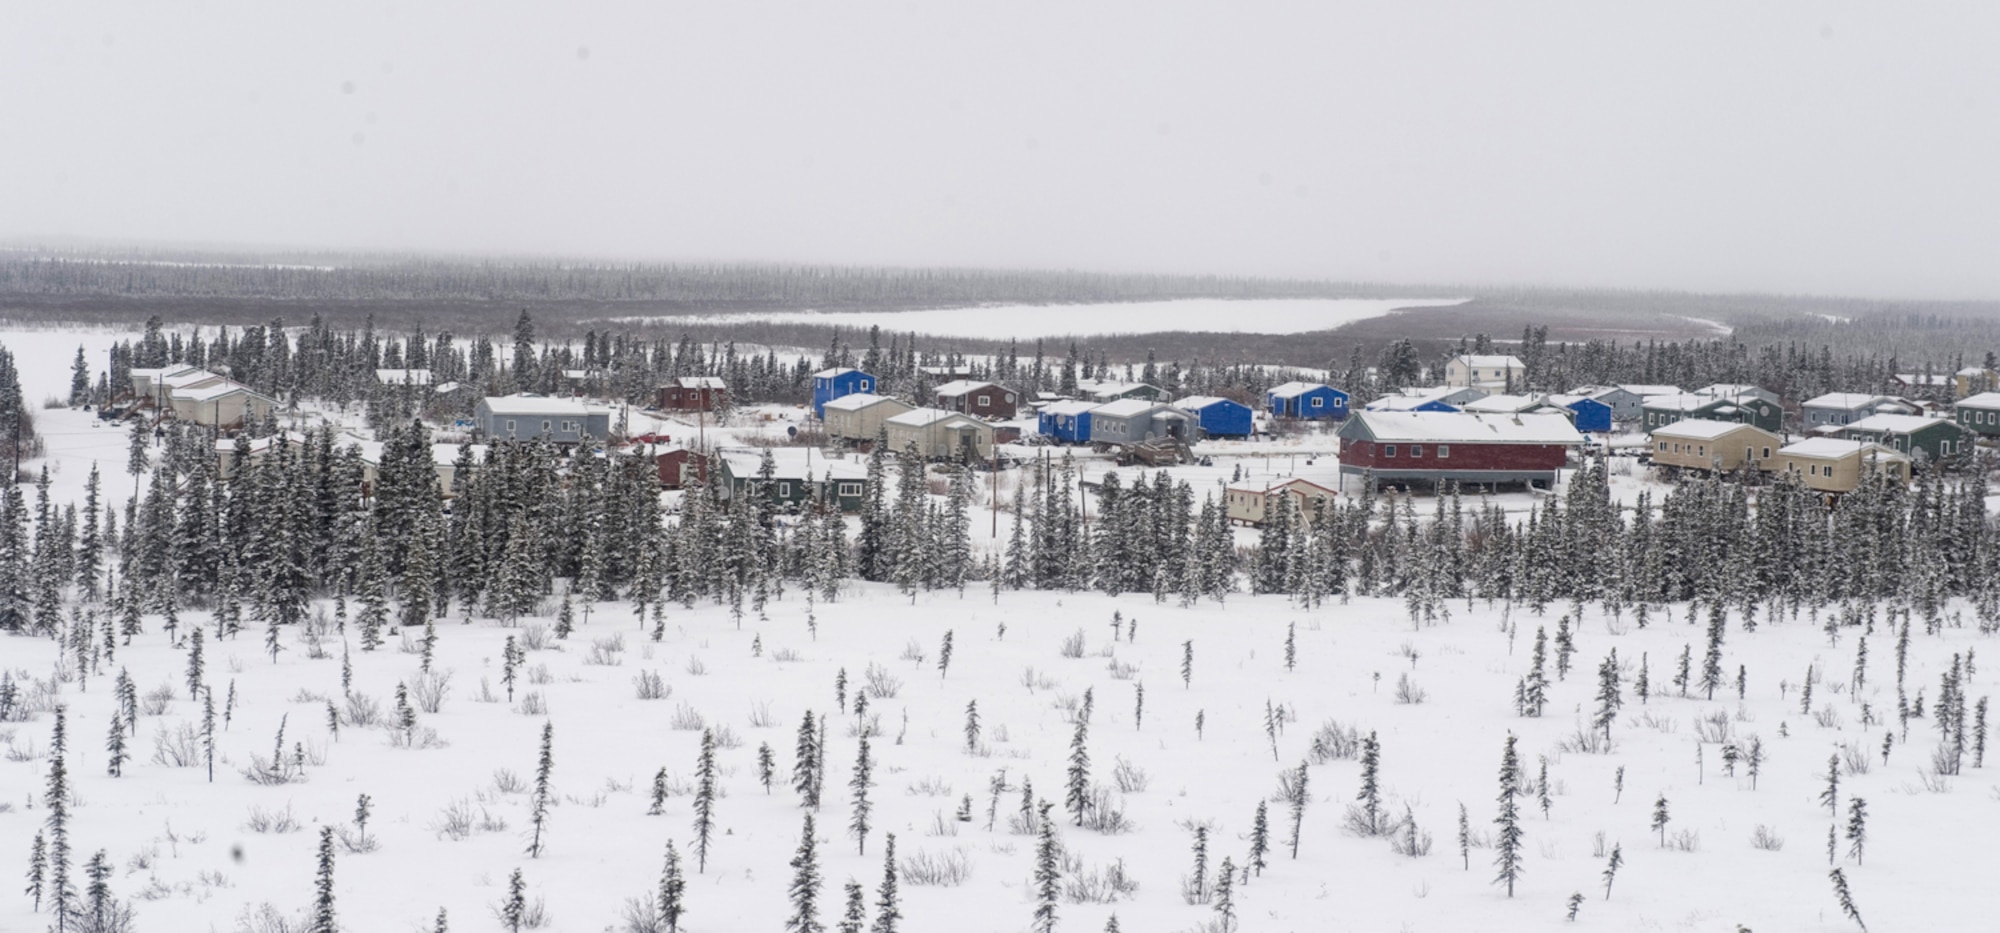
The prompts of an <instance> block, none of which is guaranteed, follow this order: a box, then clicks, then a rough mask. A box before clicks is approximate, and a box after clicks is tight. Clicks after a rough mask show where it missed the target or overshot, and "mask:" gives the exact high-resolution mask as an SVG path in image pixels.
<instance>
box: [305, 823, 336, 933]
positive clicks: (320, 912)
mask: <svg viewBox="0 0 2000 933" xmlns="http://www.w3.org/2000/svg"><path fill="white" fill-rule="evenodd" d="M306 929H307V931H308V933H340V923H339V921H338V920H336V919H335V917H334V911H333V827H332V826H322V827H320V828H319V875H318V877H317V879H316V880H315V881H314V883H313V912H312V921H311V924H310V925H309V926H308V927H307V928H306Z"/></svg>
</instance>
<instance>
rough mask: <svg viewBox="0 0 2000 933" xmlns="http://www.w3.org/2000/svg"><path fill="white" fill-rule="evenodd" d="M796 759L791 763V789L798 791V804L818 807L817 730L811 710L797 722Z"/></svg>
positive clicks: (818, 746)
mask: <svg viewBox="0 0 2000 933" xmlns="http://www.w3.org/2000/svg"><path fill="white" fill-rule="evenodd" d="M796 754H797V760H796V761H795V762H794V763H793V765H792V789H793V790H796V791H798V792H799V806H802V807H805V808H807V809H809V810H817V809H819V758H820V754H821V749H820V744H819V730H818V728H817V721H816V720H815V719H814V718H813V714H812V710H806V715H805V719H804V721H802V722H800V723H799V741H798V747H797V749H796Z"/></svg>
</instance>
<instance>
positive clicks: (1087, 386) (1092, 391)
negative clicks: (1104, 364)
mask: <svg viewBox="0 0 2000 933" xmlns="http://www.w3.org/2000/svg"><path fill="white" fill-rule="evenodd" d="M1134 389H1155V390H1157V389H1158V387H1157V386H1152V385H1148V384H1146V383H1143V382H1113V381H1111V380H1109V379H1105V380H1093V379H1080V380H1078V381H1077V383H1076V390H1077V391H1078V392H1081V393H1083V394H1085V395H1089V396H1092V397H1095V398H1100V399H1109V398H1113V397H1116V396H1119V395H1123V394H1125V393H1127V392H1130V391H1132V390H1134Z"/></svg>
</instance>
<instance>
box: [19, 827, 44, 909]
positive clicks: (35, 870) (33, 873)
mask: <svg viewBox="0 0 2000 933" xmlns="http://www.w3.org/2000/svg"><path fill="white" fill-rule="evenodd" d="M48 881H49V847H48V840H47V839H46V838H45V837H44V836H43V835H42V831H41V830H39V829H38V830H35V841H34V842H33V843H32V844H30V845H29V846H28V888H27V890H26V891H24V892H22V893H24V894H26V895H28V896H29V897H31V898H33V899H34V902H35V911H36V912H37V913H40V912H41V909H42V895H43V894H46V893H48Z"/></svg>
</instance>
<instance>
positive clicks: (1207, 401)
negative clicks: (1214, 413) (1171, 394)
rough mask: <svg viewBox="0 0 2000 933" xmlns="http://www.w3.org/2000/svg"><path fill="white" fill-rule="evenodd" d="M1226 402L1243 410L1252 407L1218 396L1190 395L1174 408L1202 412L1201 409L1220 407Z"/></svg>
mask: <svg viewBox="0 0 2000 933" xmlns="http://www.w3.org/2000/svg"><path fill="white" fill-rule="evenodd" d="M1224 402H1227V403H1229V404H1231V405H1235V406H1238V407H1241V408H1248V407H1250V406H1248V405H1244V404H1243V403H1242V402H1239V401H1236V400H1235V399H1227V398H1223V397H1221V396H1217V395H1190V396H1188V397H1186V398H1183V399H1181V400H1180V401H1178V402H1175V403H1174V407H1175V408H1179V409H1183V410H1186V411H1200V410H1201V409H1204V408H1207V407H1208V406H1210V405H1218V404H1221V403H1224Z"/></svg>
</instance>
